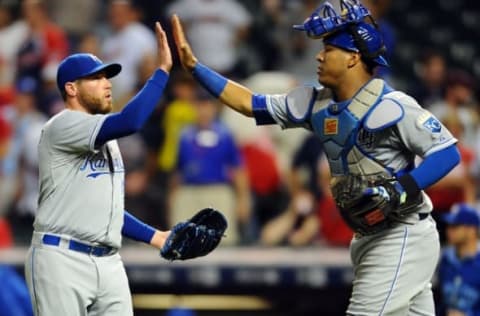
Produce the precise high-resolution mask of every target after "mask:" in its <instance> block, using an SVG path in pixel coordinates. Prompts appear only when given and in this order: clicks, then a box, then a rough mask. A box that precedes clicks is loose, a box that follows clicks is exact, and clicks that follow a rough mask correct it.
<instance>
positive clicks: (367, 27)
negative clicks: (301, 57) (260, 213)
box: [293, 0, 388, 66]
mask: <svg viewBox="0 0 480 316" xmlns="http://www.w3.org/2000/svg"><path fill="white" fill-rule="evenodd" d="M340 8H341V10H342V13H341V14H338V13H337V12H336V11H335V9H334V8H333V6H332V5H331V4H330V3H329V2H328V1H326V2H325V3H323V4H322V5H321V6H320V7H318V8H317V9H316V10H315V11H314V12H313V13H312V14H311V15H310V16H309V17H308V18H307V19H306V20H305V21H304V22H303V24H301V25H294V26H293V27H294V28H295V29H297V30H300V31H305V32H306V33H307V36H308V37H310V38H315V39H317V38H321V39H323V42H324V43H325V44H329V45H332V46H335V47H339V48H342V49H345V50H348V51H352V52H359V53H360V54H361V55H362V57H363V58H364V59H365V60H367V61H371V62H373V63H375V64H377V65H381V66H388V62H387V60H386V59H385V58H384V57H383V56H382V55H383V54H384V53H385V45H384V44H383V38H382V35H381V33H380V31H379V30H378V26H377V24H376V23H375V20H374V19H373V17H372V16H371V14H370V11H368V9H367V8H365V7H364V6H363V5H362V4H361V3H360V1H359V0H340ZM368 20H369V22H370V23H368Z"/></svg>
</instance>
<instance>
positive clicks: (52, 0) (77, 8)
mask: <svg viewBox="0 0 480 316" xmlns="http://www.w3.org/2000/svg"><path fill="white" fill-rule="evenodd" d="M101 5H102V4H101V1H97V0H82V1H64V0H48V9H49V11H50V12H51V13H52V19H53V20H54V21H55V22H56V23H58V25H60V26H61V27H62V29H63V30H64V31H65V32H66V34H67V36H68V38H69V42H70V47H72V50H73V51H77V49H78V47H77V45H78V43H79V42H80V39H81V38H82V37H83V36H84V34H87V33H88V32H90V31H91V30H92V27H95V26H96V24H97V23H98V20H99V19H100V18H101V16H100V13H102V11H101V10H100V9H101Z"/></svg>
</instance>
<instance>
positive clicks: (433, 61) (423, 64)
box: [409, 49, 447, 109]
mask: <svg viewBox="0 0 480 316" xmlns="http://www.w3.org/2000/svg"><path fill="white" fill-rule="evenodd" d="M415 73H416V80H414V81H413V83H412V85H411V87H410V89H409V93H410V94H411V95H412V96H413V97H414V98H415V99H416V100H417V101H418V103H419V104H423V105H424V106H425V107H426V108H427V109H428V108H429V107H430V105H432V104H433V103H436V102H438V101H440V100H442V98H443V95H444V91H445V81H446V76H447V66H446V61H445V57H444V56H443V55H442V54H441V53H440V52H437V51H434V50H431V49H427V50H425V51H423V53H422V54H421V56H420V59H419V61H418V62H417V63H416V64H415Z"/></svg>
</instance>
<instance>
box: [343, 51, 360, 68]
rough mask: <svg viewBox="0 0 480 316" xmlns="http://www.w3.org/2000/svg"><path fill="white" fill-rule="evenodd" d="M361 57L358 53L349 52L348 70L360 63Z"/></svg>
mask: <svg viewBox="0 0 480 316" xmlns="http://www.w3.org/2000/svg"><path fill="white" fill-rule="evenodd" d="M361 60H362V57H361V56H360V53H355V52H349V57H348V60H347V66H348V68H353V67H355V65H357V64H358V63H359V62H361Z"/></svg>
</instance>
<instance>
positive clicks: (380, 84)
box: [347, 79, 385, 120]
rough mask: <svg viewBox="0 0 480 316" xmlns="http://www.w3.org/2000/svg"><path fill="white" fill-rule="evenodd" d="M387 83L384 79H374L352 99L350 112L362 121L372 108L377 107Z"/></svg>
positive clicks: (349, 106) (349, 107)
mask: <svg viewBox="0 0 480 316" xmlns="http://www.w3.org/2000/svg"><path fill="white" fill-rule="evenodd" d="M384 87H385V82H384V81H383V80H382V79H372V80H370V82H369V83H367V84H366V85H365V86H364V87H363V88H362V89H360V91H359V92H358V93H357V94H356V95H355V96H354V97H353V98H352V102H350V104H349V105H348V107H347V108H348V110H349V111H350V112H351V113H352V114H353V115H354V116H355V117H356V118H357V119H358V120H361V119H362V118H363V117H364V116H365V114H366V113H367V112H368V110H370V108H371V107H372V106H374V105H376V104H377V103H378V102H379V101H380V99H381V97H382V95H383V89H384Z"/></svg>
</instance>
